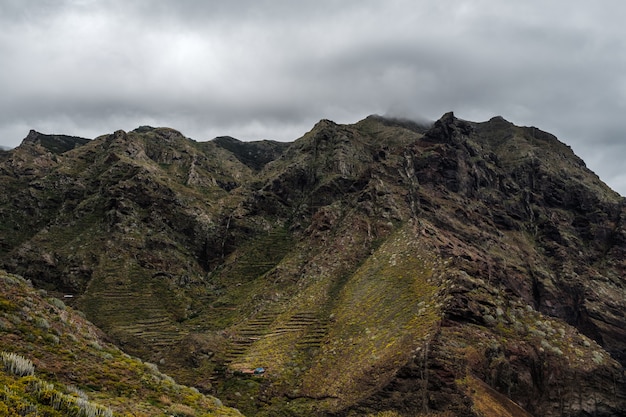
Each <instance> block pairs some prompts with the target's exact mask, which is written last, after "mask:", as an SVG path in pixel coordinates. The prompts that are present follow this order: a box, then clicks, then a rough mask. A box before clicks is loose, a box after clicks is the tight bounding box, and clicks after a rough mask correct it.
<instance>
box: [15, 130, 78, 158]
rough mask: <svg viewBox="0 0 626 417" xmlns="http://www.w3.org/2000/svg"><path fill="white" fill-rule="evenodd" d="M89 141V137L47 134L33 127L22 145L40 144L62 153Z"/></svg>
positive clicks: (47, 148)
mask: <svg viewBox="0 0 626 417" xmlns="http://www.w3.org/2000/svg"><path fill="white" fill-rule="evenodd" d="M88 142H89V139H85V138H80V137H76V136H67V135H46V134H43V133H39V132H37V131H35V130H32V129H31V130H30V132H28V135H27V136H26V137H25V138H24V140H23V141H22V145H28V144H31V145H40V146H42V147H43V148H44V149H46V150H47V151H49V152H52V153H54V154H62V153H64V152H67V151H69V150H71V149H74V148H76V147H79V146H83V145H84V144H86V143H88ZM22 145H20V146H22Z"/></svg>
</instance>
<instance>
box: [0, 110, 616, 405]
mask: <svg viewBox="0 0 626 417" xmlns="http://www.w3.org/2000/svg"><path fill="white" fill-rule="evenodd" d="M0 174H1V175H2V176H1V177H0V179H2V181H3V184H5V186H6V187H7V189H10V190H13V192H11V193H8V194H7V195H5V196H3V197H2V198H3V200H2V201H0V213H1V214H2V219H3V220H2V223H1V227H2V231H3V235H4V237H3V240H2V241H0V264H1V266H2V267H3V268H5V269H7V270H9V271H10V272H13V273H19V274H21V275H23V276H25V277H28V278H29V279H31V280H32V281H33V283H34V284H35V285H37V286H38V287H42V288H46V289H47V290H48V291H59V292H60V293H63V292H69V293H72V294H74V295H75V296H76V297H75V301H74V304H75V306H76V307H77V308H79V309H81V310H82V311H84V312H85V314H86V315H87V317H88V318H91V319H92V320H93V321H94V322H96V324H98V325H99V326H100V327H101V328H102V329H103V330H104V331H105V332H106V333H107V334H108V335H109V336H110V337H112V338H113V339H114V340H116V341H117V342H118V343H119V344H120V345H121V346H122V347H123V348H125V349H128V350H129V351H130V352H132V353H133V354H137V355H138V356H141V357H144V358H145V359H146V360H150V361H152V362H158V363H162V366H163V368H164V369H165V370H166V371H167V372H169V373H172V374H173V375H174V376H175V377H176V378H177V379H180V380H181V382H184V383H187V384H190V385H195V386H197V387H199V388H200V389H203V390H205V391H207V392H211V393H214V394H217V395H218V397H220V398H222V399H223V400H224V401H225V403H226V404H231V405H236V406H237V407H238V408H239V409H241V410H242V411H243V412H244V413H248V414H253V415H280V414H281V413H283V414H286V413H292V414H293V415H369V414H371V415H375V414H376V413H382V412H389V413H392V412H393V413H396V415H401V416H404V415H415V413H422V414H426V413H430V414H432V415H438V414H437V413H440V414H439V415H444V414H442V413H445V412H450V413H453V415H468V416H469V415H494V414H490V413H493V411H489V410H490V409H489V407H490V406H492V405H494V404H499V405H500V406H501V407H503V408H501V410H502V409H506V410H508V411H506V412H507V413H509V414H510V415H522V414H523V412H522V411H520V410H518V409H516V408H515V407H514V406H512V405H511V404H509V403H508V402H507V401H513V402H514V403H515V404H517V406H519V407H521V408H522V409H523V410H525V411H524V412H526V413H531V414H533V415H546V416H548V415H563V413H565V412H567V413H569V414H570V415H581V416H582V415H586V414H585V413H587V414H591V413H596V414H597V415H607V416H608V415H613V414H612V413H619V412H620V411H619V410H623V409H624V408H625V406H624V404H625V401H626V392H625V391H624V373H623V370H624V365H625V362H626V350H625V346H624V342H623V341H624V340H626V334H624V330H623V329H624V328H625V327H624V326H623V324H624V315H623V312H624V310H625V308H626V305H625V301H624V297H623V295H624V280H623V277H624V271H625V268H626V265H625V264H624V261H623V259H624V256H623V255H624V251H625V250H626V246H625V245H626V232H625V230H624V216H625V214H626V211H625V207H626V206H625V202H624V201H625V200H624V199H623V198H622V197H620V196H619V195H618V194H617V193H615V192H614V191H612V190H610V189H609V188H608V187H607V186H606V185H605V184H604V183H602V181H600V179H599V178H598V177H597V176H596V175H595V174H594V173H592V172H591V171H590V170H589V169H587V168H586V166H585V165H584V162H583V161H582V160H581V159H580V158H578V157H577V156H575V155H574V153H573V151H572V150H571V148H570V147H568V146H567V145H565V144H563V143H562V142H560V141H559V140H558V139H557V138H556V137H554V136H553V135H551V134H549V133H546V132H543V131H541V130H539V129H537V128H534V127H518V126H515V125H513V124H511V123H510V122H507V121H506V120H504V119H503V118H501V117H495V118H492V119H491V120H489V121H487V122H482V123H476V122H470V121H464V120H460V119H457V118H456V117H455V116H454V114H453V113H446V114H445V115H443V116H442V118H440V119H439V120H438V121H436V122H434V123H433V124H432V125H428V126H426V125H420V124H413V123H410V122H407V121H402V120H394V119H387V118H383V117H381V116H370V117H368V118H366V119H364V120H361V121H359V122H357V123H355V124H351V125H339V124H336V123H334V122H332V121H329V120H322V121H320V122H318V123H317V124H316V125H315V126H314V127H313V128H312V129H311V131H309V132H307V133H306V134H305V135H304V136H302V137H301V138H299V139H298V140H296V141H294V142H291V143H286V144H281V143H277V142H271V141H261V142H255V143H246V142H240V141H238V140H236V139H234V138H229V137H221V138H216V139H215V140H213V141H209V142H196V141H192V140H190V139H187V138H185V137H184V136H183V135H182V134H180V132H177V131H175V130H173V129H168V128H151V127H141V128H138V129H135V130H134V131H131V132H123V131H117V132H115V133H113V134H110V135H104V136H101V137H99V138H96V139H94V140H92V141H89V142H86V143H83V144H82V145H81V146H78V147H74V148H72V149H68V150H67V151H65V152H62V153H60V154H54V153H53V152H51V151H49V150H46V149H45V147H43V145H39V147H37V146H34V147H33V146H30V145H28V144H24V146H20V147H18V148H17V149H16V150H14V151H12V152H10V153H9V156H8V157H7V158H6V159H4V160H3V161H2V162H0ZM169 352H174V353H173V354H172V353H169ZM258 366H262V367H263V368H265V369H266V374H265V376H264V377H263V378H258V377H252V378H249V377H246V376H245V372H246V371H247V370H248V369H254V368H256V367H258ZM241 373H243V375H242V374H241ZM207 375H211V378H210V381H211V382H210V383H209V382H207ZM611 384H613V385H611ZM611 386H612V388H611ZM574 388H575V389H574ZM237 394H239V395H237ZM504 398H507V400H504ZM586 398H587V399H588V398H593V399H594V401H593V403H591V402H589V401H588V400H587V399H586ZM477 410H478V411H477ZM516 413H517V414H516ZM520 413H522V414H520ZM499 415H503V414H499Z"/></svg>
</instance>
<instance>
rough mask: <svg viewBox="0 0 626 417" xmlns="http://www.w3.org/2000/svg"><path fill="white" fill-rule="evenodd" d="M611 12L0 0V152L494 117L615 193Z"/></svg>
mask: <svg viewBox="0 0 626 417" xmlns="http://www.w3.org/2000/svg"><path fill="white" fill-rule="evenodd" d="M624 8H626V6H623V5H622V3H621V2H619V1H607V2H603V3H593V4H592V3H590V2H586V1H567V2H566V1H552V2H549V3H547V2H539V1H527V2H517V4H515V3H512V2H499V1H495V0H473V1H470V0H468V1H460V0H442V1H437V2H435V1H409V0H388V1H384V2H383V1H358V2H357V1H333V0H325V1H319V0H318V1H315V2H313V1H301V2H294V1H286V0H281V1H278V0H275V1H270V0H266V1H259V0H255V1H231V2H218V1H214V2H213V1H192V0H179V1H176V2H173V1H165V0H150V1H148V0H136V1H128V0H124V1H122V0H108V1H107V0H105V1H95V0H82V1H79V0H76V1H69V0H67V1H44V0H40V1H34V0H33V1H28V2H24V1H17V0H14V1H11V0H4V1H1V2H0V26H1V27H2V30H1V31H0V54H1V56H2V57H3V63H2V66H0V88H1V90H2V92H3V94H2V96H1V97H0V144H2V145H9V146H15V145H17V144H18V143H19V141H20V140H21V138H23V137H24V136H25V135H26V133H27V132H28V130H29V129H31V128H34V129H38V130H41V131H44V132H57V133H67V134H76V135H83V136H87V137H95V136H97V135H100V134H103V133H108V132H111V131H113V130H116V129H120V128H122V129H127V130H128V129H133V128H135V127H136V126H139V125H141V124H152V125H161V126H171V127H174V128H177V129H179V130H181V131H182V132H183V133H184V134H185V135H187V136H189V137H192V138H194V139H197V140H208V139H210V138H212V137H214V136H217V135H232V136H235V137H239V138H241V139H246V140H249V139H261V138H271V139H278V140H293V139H295V138H297V137H299V136H301V135H302V134H303V133H304V132H306V131H307V130H309V129H310V128H311V127H312V126H313V124H314V123H315V122H316V121H318V120H319V119H321V118H330V119H333V120H335V121H337V122H339V123H350V122H356V121H357V120H359V119H361V118H363V117H365V116H367V115H368V114H372V113H379V114H389V115H393V116H398V117H410V118H422V119H423V118H428V119H436V118H438V117H439V116H441V114H443V113H444V112H447V111H450V110H453V111H455V113H456V114H457V115H458V116H459V117H462V118H465V119H469V120H475V121H482V120H487V119H489V118H491V117H492V116H494V115H502V116H503V117H505V118H507V119H509V120H510V121H512V122H514V123H516V124H521V125H534V126H537V127H539V128H541V129H543V130H547V131H550V132H551V133H554V134H556V135H557V136H558V137H559V138H560V139H561V140H562V141H564V142H566V143H568V144H569V145H571V146H572V147H573V149H574V150H575V151H576V152H577V153H578V154H579V156H581V157H582V158H583V159H585V161H586V162H587V164H588V165H589V166H590V168H592V169H593V170H594V171H596V172H597V173H598V174H600V176H601V178H602V179H604V180H605V181H606V182H608V183H609V184H610V185H611V186H612V187H613V188H615V189H617V190H618V191H620V192H621V193H622V195H625V194H626V178H625V177H624V174H622V169H621V167H622V162H621V160H622V159H623V157H624V155H626V140H625V139H624V132H626V121H625V120H624V119H623V117H622V114H623V113H624V107H625V106H626V53H624V52H625V50H626V45H625V42H626V36H625V35H626V33H625V32H626V30H625V29H624V27H623V24H622V22H621V20H620V19H621V18H620V16H622V15H623V14H622V13H621V11H622V9H624Z"/></svg>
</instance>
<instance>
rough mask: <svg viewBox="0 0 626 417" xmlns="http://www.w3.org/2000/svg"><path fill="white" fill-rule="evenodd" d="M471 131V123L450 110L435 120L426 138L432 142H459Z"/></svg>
mask: <svg viewBox="0 0 626 417" xmlns="http://www.w3.org/2000/svg"><path fill="white" fill-rule="evenodd" d="M471 133H472V125H471V123H469V122H466V121H464V120H461V119H457V118H456V117H455V116H454V113H453V112H448V113H446V114H444V115H443V116H442V117H441V118H440V119H439V120H437V121H436V122H435V124H434V125H433V126H432V127H431V128H430V129H429V130H428V131H427V132H426V134H425V137H424V138H425V139H426V140H428V141H430V142H436V143H451V144H459V143H461V142H462V141H463V140H464V138H467V137H468V136H469V135H470V134H471Z"/></svg>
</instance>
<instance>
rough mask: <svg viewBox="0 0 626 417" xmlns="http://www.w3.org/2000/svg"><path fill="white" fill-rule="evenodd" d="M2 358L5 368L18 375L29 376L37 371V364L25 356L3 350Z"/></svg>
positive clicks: (0, 354)
mask: <svg viewBox="0 0 626 417" xmlns="http://www.w3.org/2000/svg"><path fill="white" fill-rule="evenodd" d="M0 358H1V359H2V363H3V364H4V370H5V371H6V372H9V373H12V374H13V375H17V376H28V375H33V374H34V373H35V366H34V365H33V363H32V362H31V361H30V359H26V358H25V357H23V356H20V355H18V354H17V353H13V352H10V353H9V352H2V353H0Z"/></svg>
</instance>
